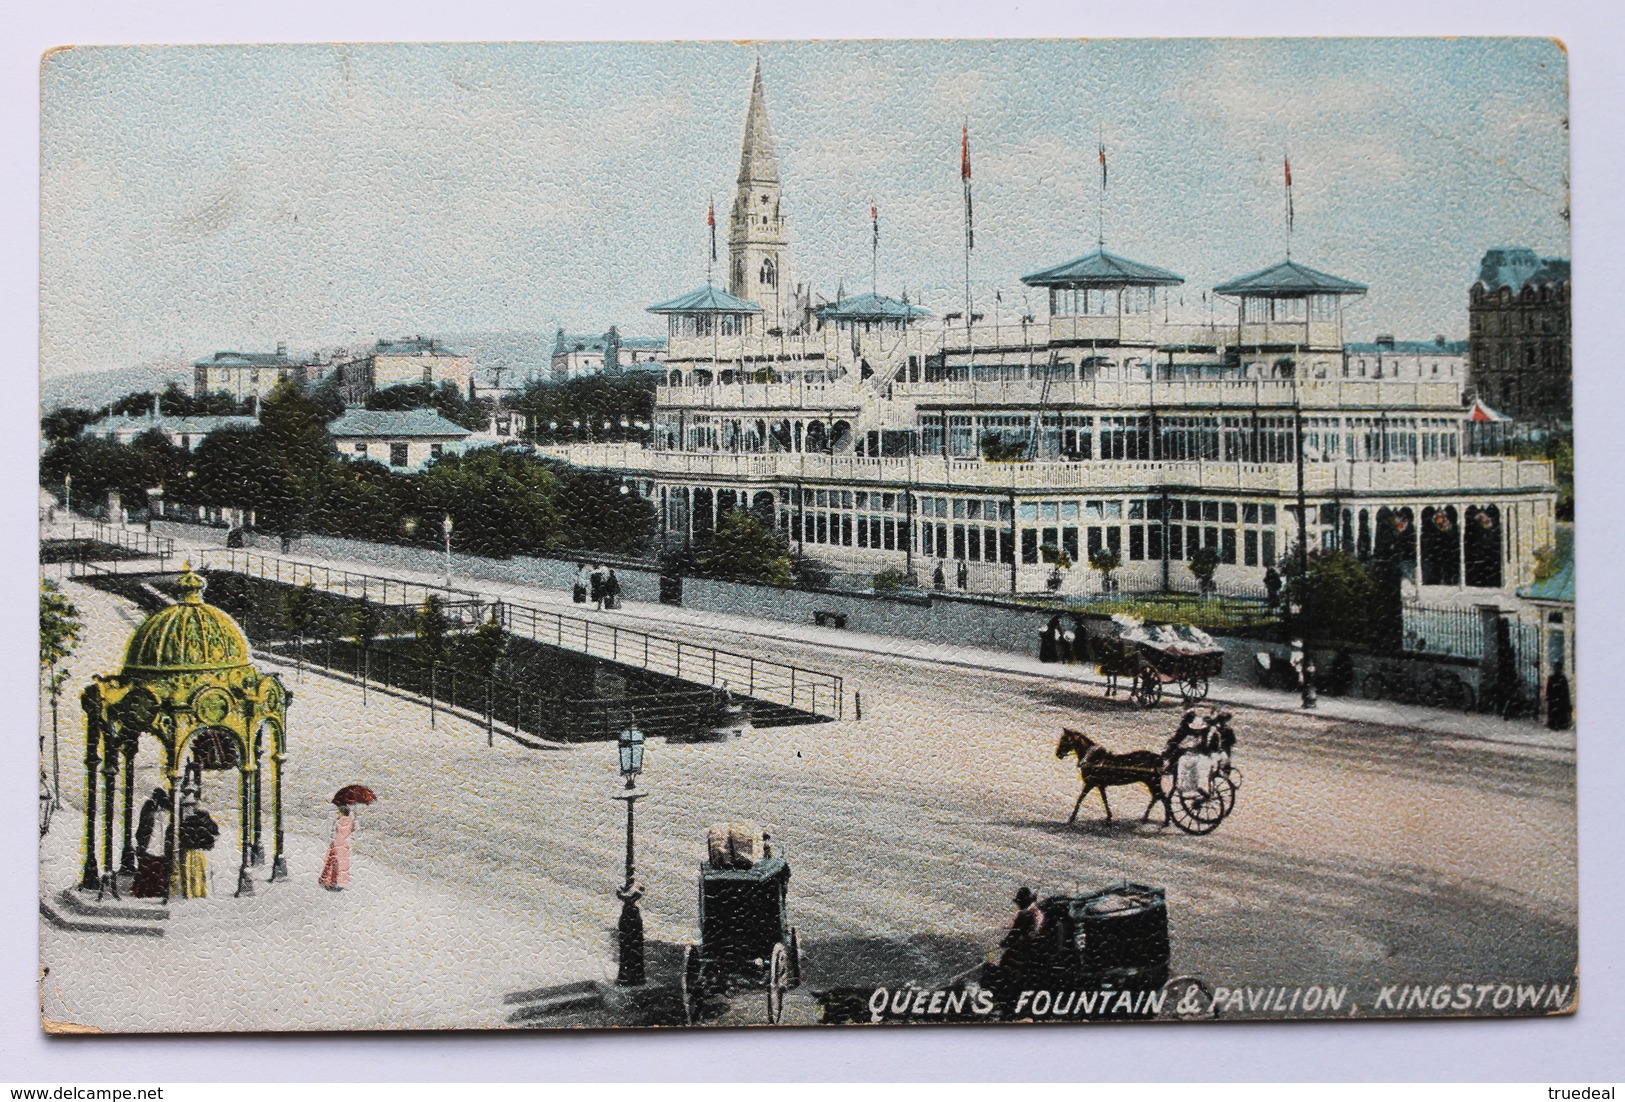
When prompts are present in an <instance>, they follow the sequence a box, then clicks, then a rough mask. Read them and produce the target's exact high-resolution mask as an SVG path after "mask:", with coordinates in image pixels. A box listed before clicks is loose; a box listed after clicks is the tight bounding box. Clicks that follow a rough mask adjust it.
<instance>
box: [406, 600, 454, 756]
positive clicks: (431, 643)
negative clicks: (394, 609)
mask: <svg viewBox="0 0 1625 1102" xmlns="http://www.w3.org/2000/svg"><path fill="white" fill-rule="evenodd" d="M450 628H451V625H450V624H449V623H448V622H447V620H446V613H445V601H444V600H442V599H441V597H440V595H439V594H437V593H431V594H429V595H428V596H427V597H425V598H423V604H422V605H421V606H419V608H418V612H417V616H416V617H415V618H414V621H413V624H412V633H413V634H414V635H415V636H417V646H418V656H419V658H420V660H422V661H424V662H427V663H428V664H429V726H430V727H433V726H434V716H435V693H436V686H435V680H436V676H437V673H436V671H437V670H438V669H439V666H440V660H441V659H442V658H443V657H445V654H446V633H447V632H448V631H449V630H450Z"/></svg>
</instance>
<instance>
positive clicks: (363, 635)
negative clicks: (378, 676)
mask: <svg viewBox="0 0 1625 1102" xmlns="http://www.w3.org/2000/svg"><path fill="white" fill-rule="evenodd" d="M382 626H383V621H382V617H380V616H379V615H378V609H377V608H375V607H374V606H373V604H372V602H370V601H362V602H361V603H360V604H358V605H357V606H356V608H355V611H354V612H352V613H351V614H350V641H351V642H353V643H354V644H355V646H356V649H357V650H358V651H360V652H361V703H362V704H363V705H365V704H366V703H367V680H368V678H370V677H371V676H372V644H373V642H374V640H376V639H377V638H378V633H379V631H380V630H381V629H382Z"/></svg>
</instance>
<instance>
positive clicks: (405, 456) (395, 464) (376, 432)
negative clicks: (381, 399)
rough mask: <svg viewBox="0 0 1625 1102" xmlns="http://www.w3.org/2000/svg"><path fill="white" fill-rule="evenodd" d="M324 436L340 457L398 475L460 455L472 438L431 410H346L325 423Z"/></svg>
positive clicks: (466, 430)
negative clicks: (369, 461) (368, 463)
mask: <svg viewBox="0 0 1625 1102" xmlns="http://www.w3.org/2000/svg"><path fill="white" fill-rule="evenodd" d="M327 432H328V435H330V436H331V437H332V438H333V443H334V445H335V446H336V447H337V448H338V453H339V455H340V456H341V457H343V458H345V459H351V460H371V461H373V462H375V463H382V464H384V466H386V467H390V468H393V469H395V470H401V471H420V470H422V469H423V468H424V467H427V466H428V465H429V464H430V463H433V462H434V461H435V460H436V459H439V458H440V457H441V456H444V455H453V454H457V453H460V452H462V451H463V449H464V447H466V445H467V441H468V439H469V437H471V436H472V435H473V433H471V432H470V431H469V430H468V429H465V428H463V426H461V425H459V424H456V423H454V422H452V421H448V420H446V419H445V418H444V417H442V416H441V415H440V413H439V412H438V411H436V410H432V409H391V410H384V409H347V410H345V411H344V412H343V413H342V414H340V415H339V416H338V417H337V418H335V419H334V420H333V421H331V422H329V423H328V426H327Z"/></svg>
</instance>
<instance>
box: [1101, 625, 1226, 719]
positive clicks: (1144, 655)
mask: <svg viewBox="0 0 1625 1102" xmlns="http://www.w3.org/2000/svg"><path fill="white" fill-rule="evenodd" d="M1112 620H1113V622H1115V623H1116V624H1117V626H1118V632H1117V635H1116V636H1115V637H1108V638H1105V639H1100V640H1097V641H1096V643H1095V656H1094V657H1095V670H1096V672H1098V673H1099V674H1100V675H1101V676H1102V677H1104V678H1105V679H1106V695H1107V696H1115V695H1116V694H1117V692H1118V690H1119V689H1122V688H1126V691H1127V695H1128V699H1129V700H1131V701H1133V702H1134V703H1135V704H1138V705H1140V707H1142V708H1150V707H1152V706H1153V705H1155V704H1157V703H1159V702H1160V701H1161V700H1162V697H1163V687H1164V686H1165V685H1169V684H1174V685H1177V686H1178V687H1179V696H1180V699H1181V700H1183V701H1184V703H1185V706H1186V707H1190V706H1191V705H1193V704H1196V703H1197V702H1198V701H1202V700H1205V699H1207V694H1208V687H1209V682H1210V681H1211V680H1212V679H1213V678H1215V677H1217V676H1219V674H1220V672H1221V671H1222V670H1223V669H1224V648H1223V647H1220V646H1219V645H1218V644H1217V643H1215V642H1214V641H1213V637H1212V636H1211V635H1209V634H1208V633H1207V632H1205V631H1203V630H1202V629H1201V628H1197V627H1191V626H1189V625H1186V624H1153V625H1151V626H1149V627H1148V626H1146V625H1145V624H1143V623H1141V622H1140V621H1138V620H1136V619H1134V618H1133V617H1131V616H1125V615H1123V614H1121V613H1119V614H1118V615H1116V616H1113V617H1112Z"/></svg>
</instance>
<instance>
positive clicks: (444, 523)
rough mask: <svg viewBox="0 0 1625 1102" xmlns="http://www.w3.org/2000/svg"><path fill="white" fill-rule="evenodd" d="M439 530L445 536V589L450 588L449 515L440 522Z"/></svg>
mask: <svg viewBox="0 0 1625 1102" xmlns="http://www.w3.org/2000/svg"><path fill="white" fill-rule="evenodd" d="M440 530H441V531H442V532H444V533H445V534H446V588H447V589H450V588H451V514H450V513H447V514H446V518H445V519H444V520H442V521H441V522H440Z"/></svg>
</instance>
